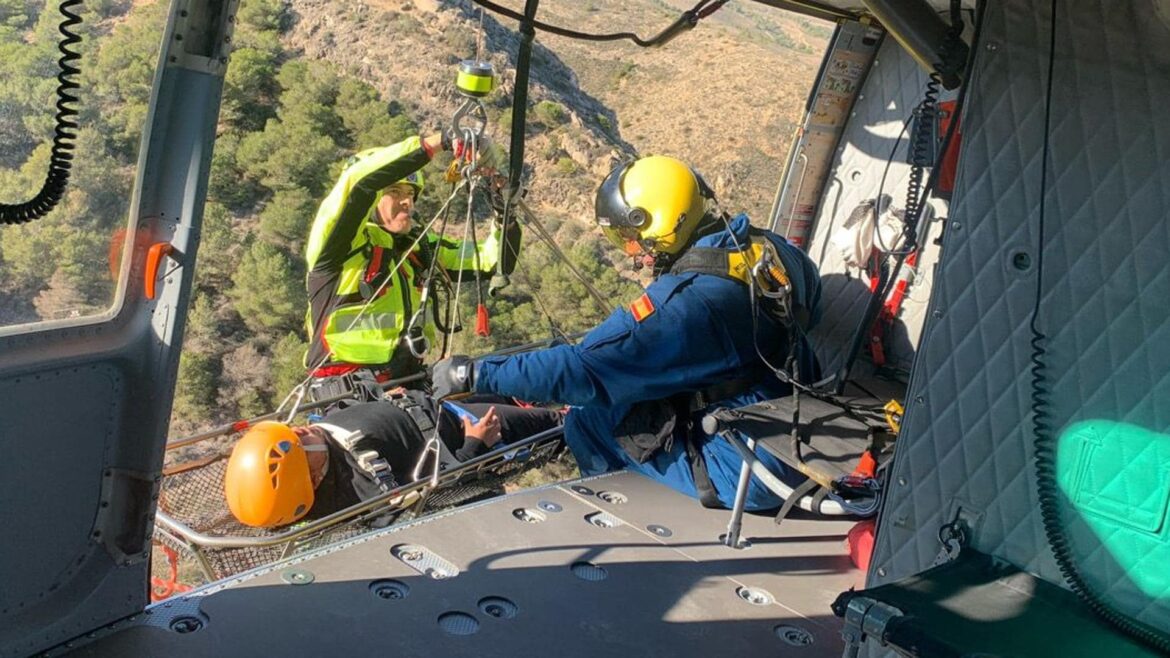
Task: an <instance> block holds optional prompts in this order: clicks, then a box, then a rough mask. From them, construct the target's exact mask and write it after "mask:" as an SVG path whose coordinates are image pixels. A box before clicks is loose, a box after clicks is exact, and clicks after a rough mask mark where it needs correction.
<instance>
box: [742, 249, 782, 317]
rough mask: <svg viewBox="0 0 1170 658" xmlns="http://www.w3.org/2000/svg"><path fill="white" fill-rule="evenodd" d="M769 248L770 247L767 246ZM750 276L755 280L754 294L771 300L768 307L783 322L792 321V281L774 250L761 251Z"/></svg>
mask: <svg viewBox="0 0 1170 658" xmlns="http://www.w3.org/2000/svg"><path fill="white" fill-rule="evenodd" d="M769 246H770V245H769ZM751 276H752V278H753V279H754V280H755V287H756V293H757V294H759V295H760V296H761V297H764V298H766V299H770V300H772V301H773V302H774V303H773V304H769V305H768V307H770V308H771V309H773V310H774V311H775V313H776V316H777V317H778V319H780V320H781V321H783V322H786V323H787V322H790V321H791V320H792V280H791V279H789V278H788V272H786V271H785V269H784V264H783V263H781V262H780V260H779V258H778V257H776V255H775V250H774V248H773V249H768V248H765V249H763V250H761V253H760V258H759V260H757V261H756V263H755V265H753V266H752V270H751Z"/></svg>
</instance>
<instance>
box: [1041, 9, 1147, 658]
mask: <svg viewBox="0 0 1170 658" xmlns="http://www.w3.org/2000/svg"><path fill="white" fill-rule="evenodd" d="M1056 4H1057V3H1056V0H1052V12H1051V17H1050V24H1049V45H1048V49H1049V50H1048V80H1047V83H1046V90H1045V96H1044V142H1043V148H1042V150H1041V155H1040V206H1039V210H1038V215H1039V217H1038V219H1037V227H1038V228H1037V245H1038V246H1037V250H1036V251H1037V255H1036V301H1035V304H1034V306H1033V307H1032V318H1031V321H1030V323H1029V327H1030V329H1031V331H1032V339H1031V343H1032V355H1031V361H1032V365H1031V372H1032V392H1031V409H1032V433H1033V435H1034V437H1033V447H1034V449H1035V453H1036V455H1035V461H1034V466H1035V469H1036V489H1037V494H1038V497H1039V499H1040V518H1041V521H1042V523H1043V526H1044V535H1045V537H1046V538H1047V539H1048V545H1049V547H1050V548H1051V549H1052V556H1053V557H1054V558H1055V559H1056V565H1057V567H1058V568H1059V569H1060V574H1061V575H1062V576H1063V577H1064V580H1065V582H1066V583H1068V586H1069V588H1070V589H1072V591H1073V592H1074V593H1075V594H1076V595H1077V596H1078V597H1079V598H1080V599H1081V600H1082V601H1084V602H1085V604H1087V605H1088V606H1089V608H1090V609H1091V610H1092V611H1093V612H1094V613H1096V614H1097V615H1098V616H1100V617H1102V618H1103V619H1105V620H1106V621H1108V622H1109V623H1110V624H1112V625H1113V626H1115V627H1116V628H1118V629H1120V630H1121V631H1123V632H1125V633H1127V634H1129V635H1130V636H1132V637H1134V638H1136V639H1138V640H1141V641H1142V642H1145V643H1146V644H1148V645H1149V646H1151V647H1154V648H1155V649H1157V650H1159V651H1164V652H1168V653H1170V638H1167V637H1166V636H1165V635H1163V634H1161V633H1159V632H1158V631H1156V630H1154V629H1153V628H1150V627H1149V626H1146V625H1145V624H1142V623H1141V622H1138V621H1136V620H1134V619H1131V618H1130V617H1128V616H1126V615H1124V614H1122V613H1120V612H1118V611H1117V610H1115V609H1114V608H1113V607H1112V606H1111V605H1109V604H1108V603H1106V602H1105V601H1104V600H1103V599H1102V598H1101V597H1100V596H1098V595H1097V593H1096V592H1094V591H1093V590H1092V588H1091V587H1090V586H1089V584H1088V583H1087V582H1085V578H1084V576H1083V575H1082V574H1081V570H1080V567H1079V566H1078V565H1077V563H1076V560H1075V558H1074V557H1073V550H1072V542H1071V541H1070V540H1069V538H1068V536H1067V535H1066V534H1065V530H1064V524H1063V523H1062V522H1061V496H1060V492H1059V488H1058V485H1057V481H1056V440H1055V438H1054V436H1053V425H1052V413H1051V411H1050V408H1051V406H1052V405H1051V402H1050V401H1049V399H1048V397H1049V390H1048V373H1047V369H1048V365H1047V363H1046V362H1045V358H1044V357H1045V355H1046V347H1045V341H1046V340H1047V338H1048V337H1047V336H1046V335H1045V334H1044V332H1043V331H1041V329H1040V325H1039V321H1038V318H1039V315H1040V303H1041V299H1042V296H1043V293H1044V220H1045V211H1046V209H1047V205H1046V203H1045V196H1046V193H1047V189H1048V157H1049V151H1050V148H1049V146H1050V144H1049V142H1050V137H1051V135H1050V132H1051V131H1050V126H1051V119H1052V78H1053V71H1054V70H1055V60H1056Z"/></svg>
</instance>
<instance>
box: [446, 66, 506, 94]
mask: <svg viewBox="0 0 1170 658" xmlns="http://www.w3.org/2000/svg"><path fill="white" fill-rule="evenodd" d="M455 87H456V88H457V89H459V93H461V94H463V95H464V96H467V97H468V98H483V97H484V96H487V95H488V94H490V93H491V92H492V90H493V89H495V88H496V72H495V69H493V68H492V63H491V62H485V61H480V60H473V59H465V60H463V61H462V62H460V63H459V73H458V75H456V77H455Z"/></svg>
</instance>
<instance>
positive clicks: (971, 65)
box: [836, 0, 987, 394]
mask: <svg viewBox="0 0 1170 658" xmlns="http://www.w3.org/2000/svg"><path fill="white" fill-rule="evenodd" d="M956 4H958V3H957V2H953V1H952V5H951V8H952V10H951V17H952V21H954V20H955V19H956V17H957V16H958V15H959V14H958V12H957V11H956V10H955V5H956ZM986 5H987V0H979V1H978V2H977V3H976V5H975V28H974V31H973V32H972V35H971V47H970V48H969V49H968V50H967V61H966V63H965V64H964V65H963V68H962V69H960V70H963V71H966V73H967V76H966V78H965V79H964V80H963V84H962V86H960V87H959V95H958V98H956V100H955V110H954V112H955V118H954V120H952V121H951V124H950V126H948V127H947V134H946V136H945V137H944V138H943V141H942V144H941V145H940V146H939V150H938V158H939V160H940V161H941V158H942V157H943V156H944V155H945V154H946V152H947V150H948V149H950V146H951V142H952V141H953V140H954V137H955V133H956V131H957V129H958V127H959V117H960V116H962V112H963V107H964V106H965V105H966V102H967V90H968V89H969V88H970V78H971V73H972V72H973V71H974V70H975V57H976V53H977V52H979V43H980V41H981V39H982V37H983V17H984V15H985V14H986V10H987V7H986ZM953 27H954V26H953V25H952V28H953ZM948 34H949V35H950V36H951V38H950V39H948V41H949V42H950V43H948V44H947V45H946V46H944V50H945V51H946V53H945V54H947V55H948V56H952V57H953V56H954V54H955V53H956V52H959V48H958V47H957V46H956V45H955V44H954V39H958V38H960V37H961V34H960V32H959V31H958V30H955V29H952V30H951V31H950V32H949V33H948ZM943 65H944V66H946V65H950V66H953V65H954V63H953V62H952V63H948V62H943ZM899 138H900V137H899ZM890 157H891V159H892V158H893V153H892V152H891V154H890ZM888 164H889V163H888V162H887V165H888ZM937 164H938V163H937V162H936V163H935V165H936V166H934V167H931V169H930V176H929V177H928V178H927V179H926V185H925V186H924V188H923V191H922V195H921V196H922V201H921V202H919V203H918V204H917V205H918V206H919V213H918V214H917V215H911V214H910V212H909V211H908V210H907V211H905V212H904V213H903V215H902V223H903V226H902V235H903V241H902V248H901V249H899V250H898V251H897V252H896V253H895V254H894V256H895V258H894V266H893V267H892V268H885V270H884V271H883V272H882V275H881V276H880V277H879V279H878V285H877V286H876V287H875V289H874V292H873V293H872V294H871V296H870V299H869V303H868V304H867V306H866V309H865V312H864V313H863V314H862V317H861V322H860V323H859V324H858V327H857V329H856V331H854V334H853V343H852V344H851V345H850V347H849V355H848V358H846V360H845V365H844V366H842V367H841V369H840V370H839V371H838V372H837V373H836V376H837V386H836V389H837V393H838V394H839V393H841V392H842V391H843V390H844V387H845V383H846V382H847V381H848V380H849V372H850V371H851V370H852V369H853V364H854V363H855V362H856V361H857V357H858V355H859V354H860V353H861V346H862V345H863V344H864V343H865V339H866V333H867V330H868V329H869V327H870V326H871V325H872V324H873V322H874V321H875V320H876V319H877V315H878V313H879V312H880V311H881V307H882V302H883V301H884V300H885V299H886V297H887V296H888V295H889V294H890V289H891V287H892V286H893V285H894V284H895V283H896V282H897V281H898V274H899V273H900V272H901V270H902V264H903V263H904V262H905V260H906V257H907V256H909V255H910V254H911V253H913V252H914V250H915V249H916V248H917V246H918V245H917V239H918V222H920V221H921V219H922V216H921V208H922V206H923V205H924V203H925V200H926V199H927V198H928V197H929V196H930V194H931V193H932V192H933V190H934V189H935V187H936V186H937V185H938V176H939V171H940V169H941V167H939V166H937ZM883 183H884V175H883ZM878 201H879V202H880V199H878ZM875 206H876V204H875ZM877 209H878V208H876V207H875V210H877ZM876 219H877V218H876V217H875V221H876ZM911 223H913V224H914V226H913V227H909V226H908V225H909V224H911Z"/></svg>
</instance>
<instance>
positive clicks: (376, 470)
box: [314, 423, 398, 493]
mask: <svg viewBox="0 0 1170 658" xmlns="http://www.w3.org/2000/svg"><path fill="white" fill-rule="evenodd" d="M314 426H315V427H320V428H321V429H323V430H325V432H326V434H328V435H329V438H330V439H332V440H333V442H334V443H336V444H337V445H338V446H339V447H340V448H341V449H342V450H344V451H346V452H348V453H349V454H350V455H351V456H352V457H353V460H354V462H356V463H357V466H358V468H359V469H361V470H362V472H364V473H365V474H366V475H368V476H370V479H372V480H373V481H374V483H375V484H377V485H378V488H379V489H381V490H382V492H383V493H385V492H387V491H390V490H392V489H394V488H395V487H397V486H398V482H397V481H395V479H394V473H393V472H392V471H391V469H390V462H388V461H386V459H385V458H384V457H382V455H380V454H378V451H377V450H359V449H358V446H357V442H358V441H359V440H361V439H363V438H365V434H364V433H362V431H361V430H354V431H352V432H351V431H349V430H347V429H345V428H343V427H338V426H337V425H333V424H331V423H314Z"/></svg>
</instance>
